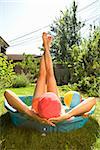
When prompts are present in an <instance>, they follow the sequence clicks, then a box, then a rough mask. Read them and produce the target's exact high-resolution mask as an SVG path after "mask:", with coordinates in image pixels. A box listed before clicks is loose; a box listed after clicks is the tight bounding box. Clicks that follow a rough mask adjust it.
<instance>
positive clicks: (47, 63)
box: [4, 32, 96, 126]
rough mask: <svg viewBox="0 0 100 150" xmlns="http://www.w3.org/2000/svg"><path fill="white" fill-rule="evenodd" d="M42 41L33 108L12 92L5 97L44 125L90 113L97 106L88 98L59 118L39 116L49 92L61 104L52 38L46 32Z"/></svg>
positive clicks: (15, 106)
mask: <svg viewBox="0 0 100 150" xmlns="http://www.w3.org/2000/svg"><path fill="white" fill-rule="evenodd" d="M42 39H43V46H44V54H43V56H42V57H41V61H40V70H39V77H38V80H37V84H36V88H35V92H34V97H33V103H32V108H31V109H30V108H29V107H28V106H27V105H25V104H24V103H23V102H22V101H21V100H20V99H19V98H18V97H17V96H16V94H15V93H13V92H12V91H10V90H6V91H5V93H4V96H5V98H6V99H7V101H8V103H9V104H10V105H11V106H13V107H14V108H16V109H17V110H18V111H19V112H22V113H25V114H27V115H28V116H30V117H32V118H33V119H36V120H38V121H40V122H42V123H47V124H49V125H52V126H55V123H56V122H60V121H63V120H67V119H68V118H70V117H72V116H76V115H80V114H84V113H86V112H88V111H90V109H91V108H92V107H93V105H95V103H96V100H95V98H88V99H87V101H85V102H82V103H80V104H79V105H78V106H76V107H74V108H73V109H72V110H71V111H69V112H68V113H61V115H60V116H57V117H53V118H48V119H45V118H42V117H40V115H38V106H39V101H40V99H41V97H42V96H43V97H44V98H46V96H47V93H48V92H50V95H51V97H53V94H55V95H56V97H57V100H58V101H59V102H60V98H59V96H58V91H57V84H56V80H55V77H54V71H53V64H52V59H51V55H50V44H51V42H52V37H51V36H50V35H47V33H45V32H44V33H43V35H42ZM61 111H62V107H61Z"/></svg>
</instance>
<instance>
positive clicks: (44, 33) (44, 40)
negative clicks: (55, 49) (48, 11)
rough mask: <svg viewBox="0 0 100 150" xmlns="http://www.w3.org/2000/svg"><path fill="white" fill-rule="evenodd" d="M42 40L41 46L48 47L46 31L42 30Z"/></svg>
mask: <svg viewBox="0 0 100 150" xmlns="http://www.w3.org/2000/svg"><path fill="white" fill-rule="evenodd" d="M42 40H43V46H44V48H45V50H46V49H48V48H49V46H48V37H47V33H46V32H43V34H42Z"/></svg>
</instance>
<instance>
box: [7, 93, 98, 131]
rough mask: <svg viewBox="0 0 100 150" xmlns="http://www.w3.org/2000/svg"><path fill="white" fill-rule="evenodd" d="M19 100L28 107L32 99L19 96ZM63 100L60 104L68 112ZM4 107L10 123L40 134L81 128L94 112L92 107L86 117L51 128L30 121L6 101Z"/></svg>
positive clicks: (75, 118) (76, 118)
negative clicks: (7, 112) (32, 129)
mask: <svg viewBox="0 0 100 150" xmlns="http://www.w3.org/2000/svg"><path fill="white" fill-rule="evenodd" d="M19 98H20V99H21V100H22V101H23V102H24V103H25V104H26V105H28V106H30V105H31V104H32V98H33V97H32V96H19ZM63 99H64V97H61V100H62V104H63V105H64V107H65V109H66V112H68V111H69V110H70V109H72V108H70V109H68V108H67V107H66V105H65V104H64V102H63ZM84 100H85V99H84ZM5 107H6V109H7V110H8V111H9V113H10V116H11V120H12V123H13V124H14V125H15V126H17V127H27V128H34V129H36V130H38V131H41V132H67V131H71V130H75V129H78V128H81V127H83V126H84V125H85V123H86V122H87V121H88V119H89V116H90V115H91V114H93V113H94V110H95V106H93V107H92V109H91V110H90V111H89V112H88V116H87V117H83V116H76V117H72V118H70V119H68V120H66V121H63V122H60V123H57V124H56V126H55V127H53V126H49V125H46V124H41V123H39V122H38V121H35V120H31V119H30V118H28V117H27V116H25V115H23V114H22V113H19V112H18V111H17V110H16V109H14V108H13V107H11V106H10V105H9V104H8V102H7V100H5Z"/></svg>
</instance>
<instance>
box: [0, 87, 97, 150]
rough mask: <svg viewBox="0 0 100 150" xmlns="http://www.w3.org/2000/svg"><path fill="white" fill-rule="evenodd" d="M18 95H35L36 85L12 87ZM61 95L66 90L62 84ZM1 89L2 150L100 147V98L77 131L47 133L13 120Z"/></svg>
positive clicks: (77, 149) (87, 148)
mask: <svg viewBox="0 0 100 150" xmlns="http://www.w3.org/2000/svg"><path fill="white" fill-rule="evenodd" d="M11 90H12V91H14V92H15V93H16V94H17V95H33V91H34V86H29V87H26V88H13V89H11ZM59 90H60V95H64V93H65V90H63V88H62V87H59ZM3 92H4V90H2V91H1V92H0V116H1V117H0V150H13V149H14V150H99V149H100V134H99V133H100V100H98V101H97V106H96V110H95V113H94V114H93V115H92V117H91V118H90V120H89V121H88V123H86V125H85V126H84V127H83V128H81V129H78V130H76V131H71V132H68V133H49V134H47V135H46V136H42V134H41V133H40V132H38V131H35V130H33V129H24V128H16V127H15V126H13V124H12V123H11V121H10V117H9V114H8V113H6V109H5V108H4V105H3V101H4V98H3Z"/></svg>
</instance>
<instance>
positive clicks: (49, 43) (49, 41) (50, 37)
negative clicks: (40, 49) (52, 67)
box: [47, 35, 53, 47]
mask: <svg viewBox="0 0 100 150" xmlns="http://www.w3.org/2000/svg"><path fill="white" fill-rule="evenodd" d="M47 38H48V46H49V47H51V43H52V40H53V37H52V36H51V35H48V36H47Z"/></svg>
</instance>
